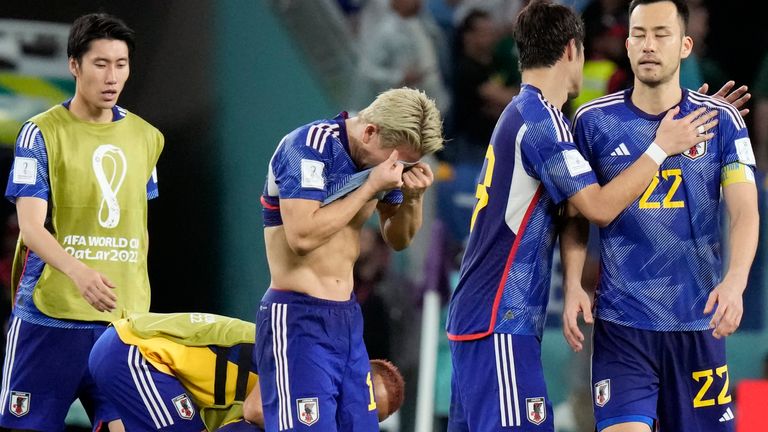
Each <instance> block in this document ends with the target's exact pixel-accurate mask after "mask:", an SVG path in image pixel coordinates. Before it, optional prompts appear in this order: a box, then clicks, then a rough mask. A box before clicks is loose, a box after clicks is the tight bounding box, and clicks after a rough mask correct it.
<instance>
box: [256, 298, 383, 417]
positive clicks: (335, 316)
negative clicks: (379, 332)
mask: <svg viewBox="0 0 768 432" xmlns="http://www.w3.org/2000/svg"><path fill="white" fill-rule="evenodd" d="M253 358H254V362H255V363H256V370H258V371H259V385H260V387H261V398H262V404H263V407H264V423H265V429H266V430H268V431H276V432H278V431H280V432H281V431H288V430H290V431H294V430H295V431H323V432H333V431H354V432H368V431H378V430H379V422H378V414H377V411H376V402H375V400H374V399H373V383H372V380H371V367H370V364H369V363H368V353H367V352H366V350H365V344H364V343H363V317H362V314H361V313H360V306H358V304H357V301H356V300H355V299H354V297H353V298H352V299H350V300H348V301H344V302H336V301H328V300H321V299H318V298H314V297H310V296H307V295H304V294H299V293H295V292H290V291H279V290H274V289H269V290H267V292H266V294H264V298H263V299H262V300H261V305H260V307H259V312H258V314H257V315H256V345H255V347H254V352H253Z"/></svg>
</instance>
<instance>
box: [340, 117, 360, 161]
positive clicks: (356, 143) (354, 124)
mask: <svg viewBox="0 0 768 432" xmlns="http://www.w3.org/2000/svg"><path fill="white" fill-rule="evenodd" d="M344 123H345V126H346V127H345V129H346V130H347V142H348V143H349V156H350V157H351V158H352V160H353V161H354V162H355V165H357V166H358V168H360V162H358V157H359V155H360V146H361V143H360V140H359V139H358V137H359V136H360V135H361V134H362V130H361V129H362V128H363V127H364V125H363V124H362V122H361V121H360V118H359V117H357V116H355V117H351V118H348V119H346V120H344Z"/></svg>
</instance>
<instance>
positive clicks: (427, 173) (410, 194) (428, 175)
mask: <svg viewBox="0 0 768 432" xmlns="http://www.w3.org/2000/svg"><path fill="white" fill-rule="evenodd" d="M434 180H435V176H434V174H432V170H431V169H430V168H429V165H427V164H425V163H424V162H419V163H417V164H416V165H413V166H412V167H410V168H409V169H408V170H407V171H405V172H403V185H402V186H401V187H400V190H402V192H403V198H404V199H406V200H408V199H419V198H421V196H422V195H424V192H425V191H426V190H427V188H428V187H430V186H431V185H432V182H433V181H434Z"/></svg>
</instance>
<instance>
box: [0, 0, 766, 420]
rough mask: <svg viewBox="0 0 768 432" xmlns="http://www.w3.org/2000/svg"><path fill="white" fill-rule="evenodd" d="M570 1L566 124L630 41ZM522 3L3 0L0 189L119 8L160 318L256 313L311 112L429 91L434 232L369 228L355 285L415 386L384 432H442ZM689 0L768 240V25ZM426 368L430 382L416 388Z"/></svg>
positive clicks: (373, 335)
mask: <svg viewBox="0 0 768 432" xmlns="http://www.w3.org/2000/svg"><path fill="white" fill-rule="evenodd" d="M562 2H563V3H566V4H569V5H571V6H573V7H574V8H575V9H577V10H578V11H580V12H581V13H582V16H583V18H584V22H585V26H586V41H585V55H586V63H585V69H584V86H583V90H582V94H581V96H580V97H579V98H578V99H576V100H574V101H571V102H570V103H569V105H568V106H566V107H565V109H564V111H566V114H570V113H572V112H573V111H574V110H575V108H577V107H578V106H579V105H580V104H582V103H584V102H587V101H589V100H591V99H593V98H596V97H599V96H602V95H604V94H608V93H611V92H615V91H618V90H621V89H624V88H626V87H627V86H630V85H631V83H632V79H633V77H632V71H631V69H630V67H629V64H628V60H627V57H626V54H625V48H624V41H625V38H626V35H627V31H628V30H627V21H628V17H627V7H628V3H629V0H571V1H565V0H564V1H562ZM525 3H526V1H525V0H311V1H310V0H227V1H216V2H214V1H211V0H209V1H205V0H164V1H159V0H155V1H152V0H134V1H130V2H110V1H96V0H68V1H67V2H55V1H53V0H50V1H36V0H28V1H24V2H19V1H4V2H2V3H1V4H0V178H2V179H3V184H4V182H5V181H6V180H5V179H7V177H8V171H9V169H10V164H11V162H12V158H13V144H14V140H15V137H16V134H17V132H18V130H19V127H20V126H21V124H22V123H23V122H24V121H25V120H26V119H27V118H29V117H31V116H32V115H34V114H36V113H38V112H41V111H43V110H45V109H47V108H48V107H49V106H52V105H54V104H56V103H59V102H62V101H63V100H65V99H67V98H69V97H70V96H71V95H72V92H73V91H74V83H73V82H72V80H71V77H70V76H69V73H68V71H67V69H66V37H67V32H68V27H69V24H70V23H71V22H72V20H73V19H74V18H76V17H77V16H79V15H82V14H84V13H89V12H94V11H105V12H109V13H112V14H114V15H117V16H118V17H120V18H122V19H123V20H125V21H126V23H127V24H128V25H129V26H131V27H132V28H134V30H136V33H137V49H136V52H135V55H134V57H133V58H132V59H131V78H130V80H129V81H128V84H127V86H126V90H125V91H124V93H123V95H122V97H121V98H120V101H119V104H120V105H121V106H123V107H125V108H127V109H128V110H130V111H133V112H136V113H137V114H139V115H141V116H142V117H144V118H145V119H147V120H149V121H150V122H151V123H153V124H154V125H156V126H157V127H158V128H159V129H160V130H161V131H162V132H163V133H164V134H165V137H166V147H165V150H164V153H163V155H162V157H161V159H160V162H159V164H158V174H159V188H160V199H158V200H156V201H153V202H152V203H151V205H150V237H151V242H150V245H151V251H150V280H151V282H152V288H153V298H152V309H153V310H154V311H158V312H175V311H206V312H214V313H221V314H227V315H231V316H236V317H239V318H243V319H246V320H253V317H254V316H255V312H256V307H257V305H258V301H259V299H260V298H261V295H262V294H263V292H264V291H265V290H266V288H267V287H268V285H269V272H268V269H267V264H266V258H265V253H264V250H263V248H264V243H263V237H262V224H261V207H260V203H259V197H260V194H261V189H262V187H263V183H264V179H265V176H266V168H267V163H268V161H269V158H270V157H271V155H272V152H273V151H274V148H275V147H276V145H277V143H278V142H279V140H280V138H281V137H282V136H283V135H284V134H286V133H287V132H289V131H290V130H292V129H293V128H295V127H296V126H298V125H300V124H304V123H307V122H309V121H312V120H314V119H317V118H332V117H333V116H335V115H336V114H337V113H338V112H339V111H342V110H347V111H350V112H354V111H355V110H358V109H360V108H362V107H364V106H366V105H367V104H368V103H369V102H370V101H371V100H372V99H373V98H374V97H375V96H376V94H377V93H378V92H380V91H383V90H386V89H388V88H391V87H399V86H409V87H415V88H420V89H423V90H424V91H426V92H427V94H429V95H430V96H431V97H433V98H435V99H436V101H437V103H438V106H439V107H440V108H441V110H442V112H443V114H444V118H445V125H444V126H445V133H446V137H447V138H448V143H447V145H446V150H445V151H443V152H442V153H440V154H439V155H437V157H436V158H434V159H432V160H430V161H429V162H430V163H431V164H433V165H434V171H435V172H436V176H437V182H436V185H435V187H434V188H433V189H432V190H431V191H430V193H429V195H428V197H429V199H428V201H429V205H428V208H427V211H426V216H427V217H426V221H425V226H424V229H423V230H422V231H421V232H420V233H419V235H418V237H417V239H416V241H415V243H414V246H413V247H411V248H410V249H409V250H407V251H405V252H400V253H393V252H390V251H389V249H388V248H387V247H386V246H385V245H384V244H383V241H382V240H381V237H380V236H379V234H378V231H377V229H376V224H375V223H371V224H370V227H369V228H367V229H366V230H365V231H364V232H363V236H362V239H361V241H362V245H361V256H360V260H359V263H358V266H357V269H356V281H355V282H356V284H355V291H356V293H357V298H358V300H359V302H360V303H361V304H362V307H363V311H364V315H365V322H366V328H365V340H366V344H367V346H368V350H369V354H370V356H371V358H389V359H391V360H392V361H393V362H394V363H395V364H396V365H398V366H399V367H400V368H401V370H402V371H403V373H404V375H405V377H406V382H407V398H406V405H405V406H404V408H403V410H402V411H401V412H400V414H399V416H398V417H396V418H395V419H393V420H392V421H391V422H390V423H389V424H387V425H385V426H384V429H385V430H389V431H391V432H395V431H414V430H417V431H418V432H428V431H425V430H419V429H418V428H419V427H423V426H417V422H419V421H420V420H418V419H417V417H418V415H417V405H418V406H419V407H427V408H426V409H427V410H428V411H429V413H430V414H429V421H428V422H427V423H423V422H419V423H418V424H419V425H424V424H428V425H429V427H430V429H434V430H435V431H440V430H444V429H445V419H446V418H447V413H448V408H449V401H450V394H449V391H450V354H449V351H448V347H447V340H446V339H445V336H444V335H445V333H444V331H443V329H442V325H443V324H442V321H443V320H444V318H445V317H444V313H445V307H444V306H445V304H446V303H447V301H448V298H449V296H450V292H451V289H452V287H453V286H454V284H455V281H456V277H457V272H458V268H459V264H460V261H461V255H462V247H463V244H464V241H465V239H466V236H467V234H468V229H469V222H468V221H469V216H470V213H471V209H472V206H473V205H474V201H475V198H474V191H475V187H476V178H475V177H476V175H477V173H478V172H479V170H480V168H481V166H482V163H483V159H484V153H485V150H486V146H487V144H488V141H489V138H490V135H491V132H492V130H493V127H494V125H495V122H496V120H497V118H498V116H499V114H500V113H501V111H502V110H503V108H504V107H505V106H506V104H507V103H508V102H509V101H510V100H511V98H512V97H513V96H514V95H515V94H516V93H517V91H518V89H519V85H520V72H519V70H518V67H517V54H516V48H515V41H514V38H513V37H512V29H513V26H514V20H515V17H516V14H517V11H519V9H520V8H521V7H522V6H524V5H525ZM689 4H690V7H691V21H690V25H689V28H688V33H689V34H690V35H691V36H692V37H693V39H694V52H693V54H692V55H691V57H690V58H688V59H687V60H685V61H684V62H683V64H682V71H681V79H682V83H683V85H684V86H685V87H688V88H691V89H697V88H698V87H699V86H700V85H701V84H702V83H705V82H706V83H709V84H710V89H715V90H716V89H718V88H720V86H722V85H723V84H724V83H725V82H726V81H727V80H731V79H732V80H735V81H736V82H737V84H739V85H741V84H746V85H749V86H750V91H751V93H752V95H753V97H752V100H751V101H750V102H749V103H748V108H749V109H750V110H751V113H750V114H749V115H748V116H747V118H746V122H747V125H748V127H749V130H750V136H751V139H752V143H753V146H754V149H755V153H756V155H757V159H758V170H759V189H760V209H761V214H762V216H763V226H764V227H768V216H767V215H766V201H765V198H766V191H767V190H768V188H767V185H766V180H765V179H766V177H765V172H766V170H768V49H767V48H768V32H765V31H764V30H763V29H764V28H765V20H766V17H767V16H768V5H766V4H765V2H755V1H748V0H730V1H727V2H725V1H715V0H690V1H689ZM372 222H373V221H372ZM0 229H1V230H0V233H2V237H0V285H3V290H2V296H0V297H1V298H2V302H3V304H2V305H0V315H1V316H2V319H3V321H4V320H5V318H6V317H7V315H8V313H9V312H10V298H9V297H10V287H8V286H7V284H8V283H9V280H10V264H11V261H12V255H13V250H14V246H15V241H16V238H17V235H18V227H17V224H16V220H15V209H14V208H13V206H12V205H11V204H9V203H7V202H5V201H3V203H2V204H0ZM760 235H761V242H760V246H759V250H758V256H757V258H756V260H755V264H754V266H753V269H752V274H751V278H750V285H749V288H748V290H747V292H746V294H745V301H744V304H745V313H744V320H743V322H742V325H741V328H740V330H739V331H738V333H737V334H736V335H734V336H731V337H730V338H729V340H728V351H729V353H728V355H729V372H730V373H731V386H732V388H733V389H734V390H733V391H734V392H736V397H737V400H738V398H739V393H738V391H739V390H738V389H739V385H740V383H742V382H747V381H748V380H751V379H758V378H761V377H762V378H765V379H768V356H766V353H768V329H767V328H766V317H765V314H766V310H768V295H766V288H765V286H766V274H765V271H764V269H765V266H766V264H768V255H767V253H768V251H766V241H764V237H765V235H766V233H765V230H764V229H763V230H761V234H760ZM592 250H593V251H595V250H596V248H595V247H592ZM588 267H589V269H590V271H589V272H587V279H588V280H586V281H585V282H586V283H593V282H594V276H595V272H596V269H597V261H596V257H595V256H594V255H593V256H591V257H590V260H589V266H588ZM554 271H555V272H554V275H553V281H552V293H551V298H550V307H549V317H548V322H547V328H548V329H547V331H546V332H545V336H544V339H543V347H542V350H543V356H542V357H543V359H544V366H545V374H546V378H547V382H548V385H549V391H550V397H551V399H552V401H553V402H554V404H555V405H556V410H555V418H556V419H555V423H556V425H557V428H558V430H559V431H561V432H566V431H569V432H581V431H585V432H586V431H591V430H593V428H594V426H593V424H591V413H592V409H591V396H590V393H589V357H588V354H579V355H575V354H573V353H571V352H570V351H569V349H568V347H567V345H566V344H565V341H564V340H563V338H562V335H561V330H560V323H561V322H560V308H561V306H562V290H561V286H560V277H559V275H560V268H559V261H558V258H557V254H556V262H555V269H554ZM425 294H430V295H431V296H432V297H429V295H427V297H428V298H433V299H434V298H436V299H438V301H437V306H436V307H437V309H436V310H434V311H431V312H430V313H428V314H424V313H423V311H424V306H425V304H433V303H430V302H427V303H425V301H424V299H425ZM433 309H434V308H433ZM423 317H426V320H427V321H428V322H423V321H425V320H423V319H422V318H423ZM425 338H426V339H425ZM425 340H426V341H428V343H425ZM1 352H4V350H2V351H1ZM433 360H434V361H433ZM425 362H429V363H430V364H428V365H425ZM425 368H426V369H425ZM425 370H427V371H429V372H428V375H429V379H428V380H427V381H426V382H427V385H424V384H423V383H422V385H421V386H417V383H419V374H420V371H421V373H422V374H424V371H425ZM422 378H423V377H422ZM420 399H421V401H420ZM423 401H428V403H422V402H423ZM737 418H738V416H737ZM74 423H77V421H76V420H73V424H74Z"/></svg>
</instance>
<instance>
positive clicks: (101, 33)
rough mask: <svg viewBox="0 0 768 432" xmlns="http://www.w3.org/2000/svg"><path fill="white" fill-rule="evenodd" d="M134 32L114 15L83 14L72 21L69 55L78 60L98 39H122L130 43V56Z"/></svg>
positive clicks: (129, 54) (68, 42)
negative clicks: (92, 42)
mask: <svg viewBox="0 0 768 432" xmlns="http://www.w3.org/2000/svg"><path fill="white" fill-rule="evenodd" d="M133 37H134V32H133V30H131V28H130V27H128V26H127V25H125V23H124V22H123V21H122V20H120V19H119V18H116V17H114V16H112V15H109V14H105V13H93V14H88V15H83V16H81V17H79V18H78V19H76V20H75V22H74V23H72V29H70V31H69V40H68V41H67V56H68V57H71V58H74V59H75V60H77V61H78V62H79V61H80V60H82V58H83V55H84V54H85V53H86V52H88V50H89V49H90V47H91V41H93V40H96V39H113V40H121V41H123V42H125V44H126V45H128V56H131V55H132V54H133V49H134V46H135V45H134V41H133Z"/></svg>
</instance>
